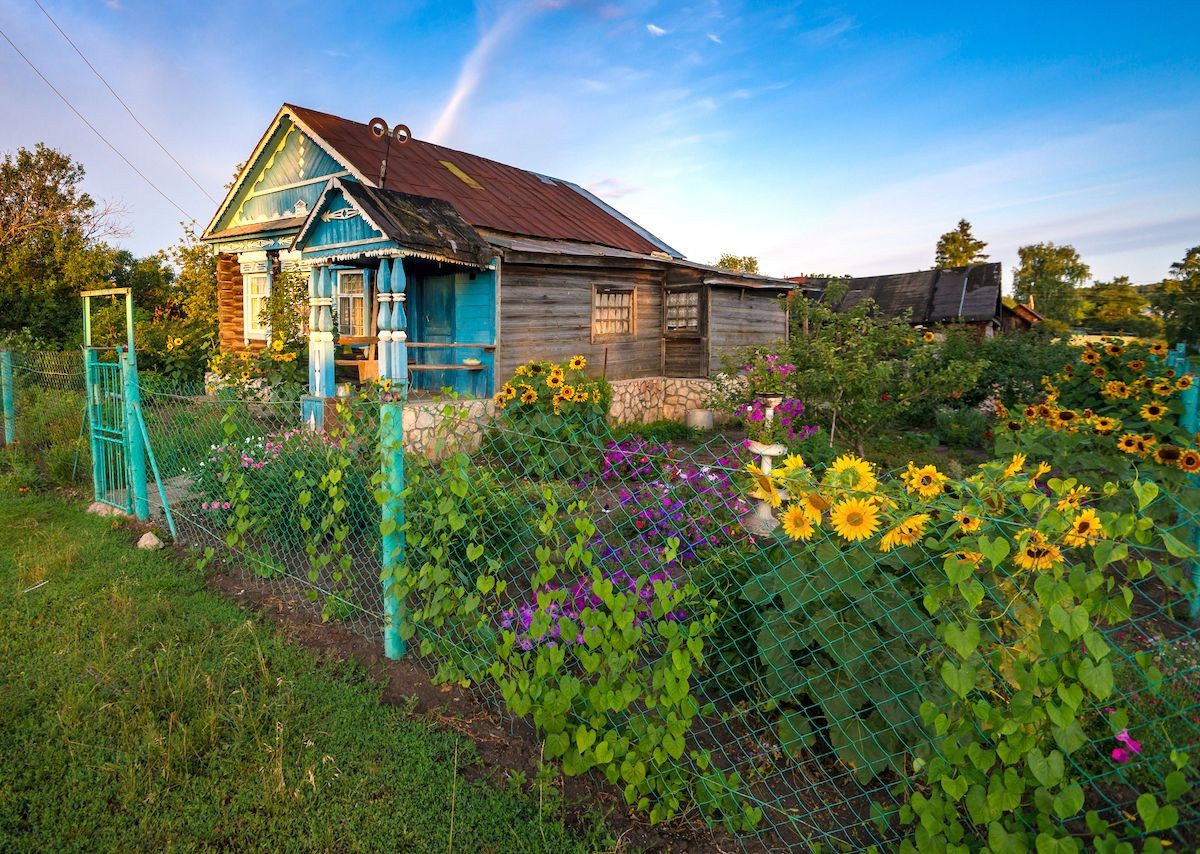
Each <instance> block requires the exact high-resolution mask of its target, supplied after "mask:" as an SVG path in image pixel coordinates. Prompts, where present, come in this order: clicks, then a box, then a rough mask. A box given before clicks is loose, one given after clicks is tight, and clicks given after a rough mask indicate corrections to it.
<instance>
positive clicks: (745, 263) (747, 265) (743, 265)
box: [714, 252, 758, 274]
mask: <svg viewBox="0 0 1200 854" xmlns="http://www.w3.org/2000/svg"><path fill="white" fill-rule="evenodd" d="M714 266H716V267H720V268H721V269H723V270H732V271H733V272H735V273H750V274H757V273H758V259H757V258H756V257H754V256H753V255H734V254H733V253H731V252H725V253H722V255H721V257H720V258H718V259H717V262H716V264H715V265H714Z"/></svg>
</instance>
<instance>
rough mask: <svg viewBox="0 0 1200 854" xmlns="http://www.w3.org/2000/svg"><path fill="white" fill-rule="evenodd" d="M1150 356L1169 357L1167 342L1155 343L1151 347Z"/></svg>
mask: <svg viewBox="0 0 1200 854" xmlns="http://www.w3.org/2000/svg"><path fill="white" fill-rule="evenodd" d="M1150 355H1151V356H1165V355H1167V342H1166V341H1155V342H1154V343H1153V344H1151V345H1150Z"/></svg>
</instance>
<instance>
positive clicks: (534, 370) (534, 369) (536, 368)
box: [528, 362, 545, 377]
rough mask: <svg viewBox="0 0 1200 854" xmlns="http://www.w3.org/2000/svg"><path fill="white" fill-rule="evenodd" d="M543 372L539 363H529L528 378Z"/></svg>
mask: <svg viewBox="0 0 1200 854" xmlns="http://www.w3.org/2000/svg"><path fill="white" fill-rule="evenodd" d="M544 370H545V368H543V367H542V363H541V362H530V363H529V367H528V371H529V376H531V377H536V376H537V375H538V374H540V373H541V372H542V371H544Z"/></svg>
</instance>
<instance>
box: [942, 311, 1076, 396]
mask: <svg viewBox="0 0 1200 854" xmlns="http://www.w3.org/2000/svg"><path fill="white" fill-rule="evenodd" d="M973 346H974V350H975V354H976V357H977V358H979V359H981V360H982V361H983V362H984V363H985V365H984V368H983V371H982V372H981V373H980V374H979V379H978V380H977V381H976V383H975V385H974V387H973V388H970V389H968V390H967V392H966V393H964V395H963V402H964V403H967V404H971V405H974V404H978V403H981V402H982V401H983V400H985V399H986V398H988V397H990V396H993V395H994V396H996V397H998V398H999V399H1000V400H1002V401H1004V402H1005V403H1007V404H1009V405H1016V404H1017V403H1018V402H1022V401H1029V400H1033V399H1034V398H1035V397H1036V396H1037V395H1039V394H1040V393H1041V384H1042V377H1046V376H1053V375H1054V374H1055V372H1056V371H1059V370H1061V369H1062V366H1063V365H1065V364H1067V363H1068V362H1069V361H1071V359H1072V358H1074V354H1075V348H1073V347H1071V345H1070V344H1069V343H1068V342H1066V341H1064V340H1062V339H1059V338H1056V337H1055V335H1054V333H1053V332H1052V331H1051V330H1050V329H1048V328H1046V327H1045V326H1043V325H1041V324H1039V325H1037V326H1034V327H1033V328H1031V329H1028V330H1024V331H1014V332H1008V333H1005V334H1003V335H996V336H994V337H992V338H989V339H987V340H985V341H983V342H981V343H975V344H974V345H973Z"/></svg>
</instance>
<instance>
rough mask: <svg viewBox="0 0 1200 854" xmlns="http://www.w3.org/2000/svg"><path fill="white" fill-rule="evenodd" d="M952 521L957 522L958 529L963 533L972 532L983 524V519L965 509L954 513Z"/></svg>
mask: <svg viewBox="0 0 1200 854" xmlns="http://www.w3.org/2000/svg"><path fill="white" fill-rule="evenodd" d="M954 521H955V522H957V523H958V529H959V530H960V531H962V532H963V533H964V534H973V533H974V532H975V531H978V530H979V528H980V526H981V525H983V519H981V518H979V517H978V516H972V515H971V514H970V513H967V512H966V511H961V512H958V513H955V514H954Z"/></svg>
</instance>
